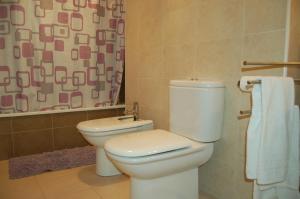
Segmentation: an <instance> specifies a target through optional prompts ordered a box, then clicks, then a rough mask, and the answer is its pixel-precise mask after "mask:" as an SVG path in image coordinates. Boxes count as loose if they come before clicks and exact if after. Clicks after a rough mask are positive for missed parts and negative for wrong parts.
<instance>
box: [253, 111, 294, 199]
mask: <svg viewBox="0 0 300 199" xmlns="http://www.w3.org/2000/svg"><path fill="white" fill-rule="evenodd" d="M289 113H290V114H289V125H288V131H289V159H288V170H287V176H286V179H285V180H284V181H283V182H282V183H274V184H270V185H265V186H264V185H258V184H257V182H256V181H255V182H254V194H253V198H254V199H299V198H300V194H299V148H298V146H299V131H300V127H299V107H298V106H294V107H293V108H292V109H291V110H290V112H289Z"/></svg>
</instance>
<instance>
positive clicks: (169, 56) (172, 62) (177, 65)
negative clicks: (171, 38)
mask: <svg viewBox="0 0 300 199" xmlns="http://www.w3.org/2000/svg"><path fill="white" fill-rule="evenodd" d="M163 56H164V63H163V66H164V68H165V69H166V70H167V74H168V76H166V78H169V79H188V78H191V77H193V75H194V73H193V72H194V71H193V68H194V65H195V59H196V45H195V44H183V45H165V47H164V51H163Z"/></svg>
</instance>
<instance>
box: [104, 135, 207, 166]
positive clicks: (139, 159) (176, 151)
mask: <svg viewBox="0 0 300 199" xmlns="http://www.w3.org/2000/svg"><path fill="white" fill-rule="evenodd" d="M147 133H148V134H149V133H157V134H160V135H159V136H158V137H160V139H162V137H163V135H167V134H171V135H172V136H170V137H168V136H167V137H165V138H164V140H163V141H161V142H157V143H156V146H155V142H153V141H152V142H151V144H149V146H146V147H145V146H141V150H140V149H136V150H135V151H134V152H130V151H129V149H130V148H132V147H133V146H134V147H136V148H138V141H140V143H146V141H147V140H145V138H147V137H148V136H146V134H147ZM173 136H174V137H173ZM122 137H123V138H122ZM130 137H131V139H132V140H134V141H135V142H134V143H133V141H130V142H127V141H126V142H125V143H124V140H125V138H127V139H128V136H119V137H117V138H114V139H111V140H108V141H107V142H106V143H105V145H104V148H105V150H106V153H108V155H109V156H111V157H113V159H115V160H116V161H119V162H123V163H126V164H144V163H149V162H155V161H159V160H164V159H169V158H176V157H179V156H185V155H188V154H192V153H195V152H200V151H203V152H204V151H206V150H212V147H213V144H212V143H201V142H195V141H192V140H190V139H188V138H185V137H183V136H179V135H176V134H174V133H171V132H167V131H164V130H152V131H145V132H142V133H138V134H137V133H134V134H130ZM150 137H151V136H150ZM169 138H170V139H169ZM127 139H126V140H127ZM173 139H174V140H173ZM120 141H123V144H121V142H120ZM168 141H170V143H171V144H170V143H168ZM173 141H174V142H173ZM117 143H119V144H121V145H122V146H119V147H118V146H117V145H116V144H117ZM152 143H153V145H152ZM166 143H168V145H169V146H170V147H169V148H168V147H164V145H165V144H166ZM123 145H124V146H123ZM128 146H131V147H128ZM152 146H153V148H151V147H152ZM147 149H148V150H147ZM153 149H157V150H156V151H154V150H153ZM138 154H140V155H138Z"/></svg>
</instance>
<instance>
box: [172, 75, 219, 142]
mask: <svg viewBox="0 0 300 199" xmlns="http://www.w3.org/2000/svg"><path fill="white" fill-rule="evenodd" d="M169 89H170V130H171V132H173V133H176V134H179V135H182V136H185V137H188V138H190V139H193V140H196V141H200V142H214V141H216V140H218V139H220V138H221V134H222V129H223V115H224V90H225V87H224V84H223V83H222V82H219V81H198V80H197V81H196V80H171V81H170V85H169Z"/></svg>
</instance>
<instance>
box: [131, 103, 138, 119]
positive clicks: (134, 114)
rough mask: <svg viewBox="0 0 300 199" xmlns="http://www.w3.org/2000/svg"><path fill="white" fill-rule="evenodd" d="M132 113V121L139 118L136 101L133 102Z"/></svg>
mask: <svg viewBox="0 0 300 199" xmlns="http://www.w3.org/2000/svg"><path fill="white" fill-rule="evenodd" d="M132 114H133V118H134V121H136V120H138V119H139V103H138V102H133V109H132Z"/></svg>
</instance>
